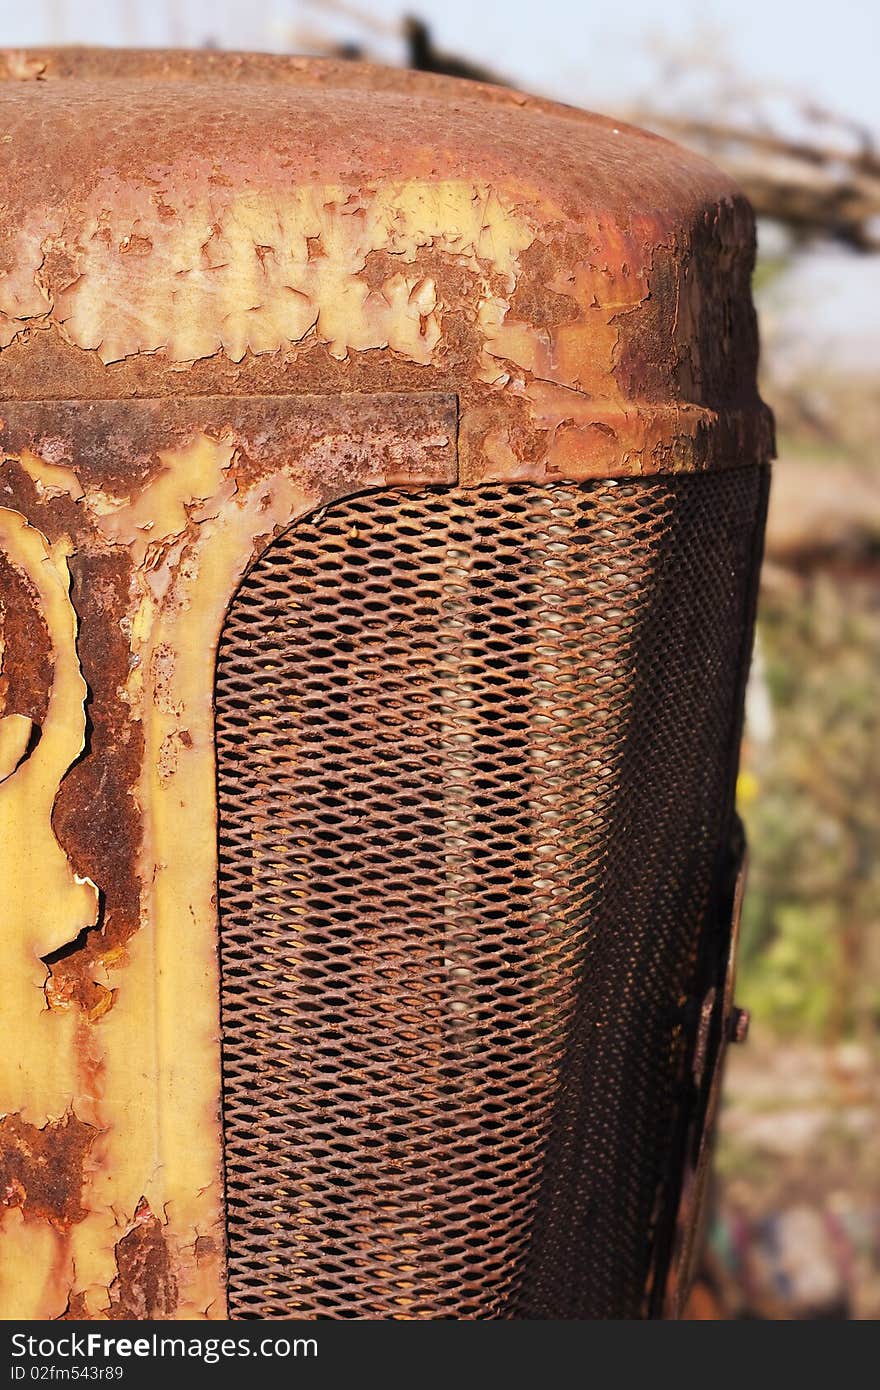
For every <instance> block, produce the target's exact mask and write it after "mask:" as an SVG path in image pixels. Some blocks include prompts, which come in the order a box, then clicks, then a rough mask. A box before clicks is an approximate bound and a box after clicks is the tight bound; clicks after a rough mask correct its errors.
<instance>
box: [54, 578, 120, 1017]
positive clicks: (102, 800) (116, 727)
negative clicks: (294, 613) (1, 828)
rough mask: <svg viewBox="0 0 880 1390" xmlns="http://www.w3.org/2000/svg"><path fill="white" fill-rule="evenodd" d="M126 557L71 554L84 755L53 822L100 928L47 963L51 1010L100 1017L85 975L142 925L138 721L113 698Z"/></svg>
mask: <svg viewBox="0 0 880 1390" xmlns="http://www.w3.org/2000/svg"><path fill="white" fill-rule="evenodd" d="M130 564H131V562H130V559H129V557H128V556H127V555H126V554H125V553H124V552H122V551H114V552H112V553H109V554H95V555H88V554H78V555H76V556H74V557H73V558H72V560H71V563H70V568H71V573H72V575H73V594H72V597H73V604H74V607H75V609H76V612H77V616H78V619H79V628H80V632H79V643H78V647H79V653H80V664H81V667H82V672H83V676H84V677H85V679H86V682H87V684H88V687H89V700H88V704H87V714H88V729H87V736H86V747H85V750H84V753H83V756H82V757H81V758H80V760H79V761H78V762H77V763H76V764H75V765H74V766H73V767H72V768H71V770H70V772H69V773H68V774H67V776H66V777H65V779H64V782H63V783H62V785H61V789H60V791H59V794H58V798H57V800H56V802H55V810H54V814H53V818H52V825H53V829H54V831H55V834H56V836H57V838H58V842H59V844H60V845H61V846H62V848H63V849H64V851H65V853H66V854H67V855H68V857H69V859H70V861H71V863H72V864H74V865H75V866H76V869H77V872H78V873H80V874H86V875H88V877H90V878H92V879H93V880H94V881H95V882H96V883H100V885H101V891H102V909H103V910H102V919H101V930H100V931H97V930H91V931H87V932H85V933H82V934H81V938H80V940H79V942H78V947H77V949H75V950H73V951H69V952H66V953H65V954H63V955H62V956H61V957H60V958H59V959H57V960H55V961H54V962H51V963H50V965H49V968H50V976H51V978H50V981H49V982H47V991H46V997H47V999H48V1000H49V1003H50V1005H52V1006H54V1007H62V1006H66V1005H69V1004H72V1003H73V1004H77V1005H78V1006H79V1007H80V1008H82V1009H84V1010H85V1011H86V1012H87V1013H88V1014H90V1015H91V1016H92V1017H98V1016H100V1014H102V1013H105V1012H106V1010H107V1009H108V1008H109V1007H110V1005H111V1004H112V994H111V992H110V991H109V990H107V989H106V988H105V987H104V986H102V985H100V984H98V983H96V981H95V980H94V979H93V978H92V975H93V974H94V972H95V969H96V967H98V966H99V965H100V964H105V963H107V962H108V961H110V960H112V959H114V958H115V957H117V956H118V954H119V952H120V950H121V949H122V948H123V946H124V945H125V943H126V941H128V939H129V937H130V936H131V935H132V933H133V932H135V931H136V930H137V928H138V926H139V923H140V918H139V885H138V881H137V878H136V876H135V875H134V874H133V873H132V864H133V863H134V862H135V860H136V857H137V853H138V849H139V847H140V838H141V829H140V821H139V815H138V809H137V805H136V803H135V800H134V792H133V788H134V785H135V783H136V781H137V778H138V774H139V771H140V764H141V758H142V755H143V734H142V731H141V725H140V723H139V722H138V721H136V720H132V719H131V717H130V711H129V709H128V707H127V706H126V705H125V703H124V701H122V700H121V699H120V697H119V691H120V690H121V689H122V687H123V686H124V684H125V680H126V678H127V676H128V672H129V651H130V649H129V645H128V641H127V639H126V635H125V632H124V630H123V626H122V623H121V619H122V617H123V615H124V613H125V611H126V598H127V591H128V581H129V572H130Z"/></svg>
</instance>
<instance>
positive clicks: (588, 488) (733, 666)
mask: <svg viewBox="0 0 880 1390" xmlns="http://www.w3.org/2000/svg"><path fill="white" fill-rule="evenodd" d="M746 477H748V478H751V479H752V480H753V483H754V486H753V497H752V511H751V515H750V517H749V519H748V523H747V526H746V529H747V530H748V533H749V534H748V538H747V542H746V543H745V544H744V545H743V546H742V548H741V551H740V571H741V573H740V581H741V588H740V591H739V598H738V602H739V605H740V608H739V623H738V631H737V634H736V642H735V643H734V646H735V648H736V651H735V654H734V653H733V649H731V651H730V652H729V653H728V661H727V668H728V669H727V675H728V678H729V686H730V690H729V706H730V708H729V719H728V729H727V733H726V736H725V737H724V738H722V740H721V743H722V744H723V746H724V754H723V760H724V763H725V766H724V770H723V774H716V784H717V787H718V796H719V800H720V801H721V802H722V803H723V805H724V810H723V812H722V814H721V817H720V820H719V833H718V836H717V840H718V844H717V845H716V854H717V860H718V862H717V864H716V865H715V866H714V867H713V870H712V873H713V875H715V874H717V873H718V872H720V867H719V866H720V863H721V860H722V859H723V856H724V848H723V846H724V844H725V842H726V839H727V836H728V833H729V825H730V815H731V804H730V803H731V792H732V778H733V771H734V769H735V763H736V745H737V741H738V728H739V721H740V718H741V703H742V683H743V679H744V663H745V657H746V656H747V653H748V649H749V644H750V640H751V621H752V617H753V588H754V586H753V575H754V570H755V566H756V556H757V554H758V553H759V546H760V535H761V532H762V525H763V507H764V503H765V500H766V470H765V469H760V468H759V469H755V468H744V469H741V470H724V471H723V472H719V473H717V474H712V475H679V476H678V477H676V478H670V477H663V476H659V477H655V478H654V479H652V480H650V481H646V482H645V483H644V484H642V483H634V482H632V480H622V481H620V482H618V481H617V480H611V481H609V482H607V483H598V482H591V483H582V484H556V485H551V489H552V488H553V487H556V488H558V489H559V490H560V491H565V490H566V489H567V490H568V492H569V493H571V492H572V491H573V490H574V491H579V492H581V493H585V492H596V491H599V490H601V489H605V491H606V492H607V493H608V494H609V495H611V493H612V491H613V490H616V489H619V488H621V487H622V488H623V489H624V491H626V490H627V489H629V490H630V491H631V492H632V491H634V490H638V489H640V488H644V487H647V488H648V489H650V488H653V489H655V490H656V489H661V490H662V489H664V488H666V489H671V490H674V489H675V488H678V489H679V490H687V489H700V488H702V489H704V490H705V489H706V488H710V489H711V488H712V487H713V486H714V487H715V488H716V489H717V488H719V487H720V488H722V489H723V488H725V487H727V488H728V489H729V488H731V487H735V486H736V485H737V479H743V478H746ZM724 479H727V481H726V482H725V481H723V480H724ZM518 488H519V489H520V490H521V491H522V490H525V491H530V492H531V493H533V494H537V493H542V492H546V491H547V489H541V488H538V487H535V486H534V485H526V484H523V485H518V484H515V483H514V484H506V485H502V484H498V485H493V487H492V488H482V489H467V490H459V492H462V491H463V492H465V493H466V495H467V496H469V497H470V498H472V499H473V498H475V497H482V498H485V497H486V496H488V495H490V494H491V495H494V496H495V497H496V498H501V499H503V498H505V497H507V498H511V497H514V496H516V494H517V489H518ZM429 491H430V492H431V493H434V494H441V493H442V494H452V493H454V492H455V489H452V488H443V489H430V490H429ZM376 495H377V494H376V493H375V492H368V493H361V494H358V495H356V496H351V497H347V498H346V499H345V500H344V501H341V502H335V503H333V504H332V505H331V506H330V507H328V508H327V509H325V511H323V512H322V513H321V514H320V515H322V516H327V515H331V514H333V515H338V514H339V513H340V510H341V511H342V512H343V513H345V511H346V509H348V511H349V512H350V513H351V514H352V515H356V514H358V509H363V508H364V507H365V506H366V507H369V506H370V498H372V497H375V496H376ZM378 495H379V496H383V497H388V498H391V499H392V502H391V506H392V509H393V507H394V505H395V502H396V503H399V506H400V507H402V508H403V509H404V511H405V510H406V507H407V505H408V502H407V499H409V505H410V506H412V498H413V497H414V496H415V497H418V496H422V495H423V494H419V493H414V492H413V490H412V489H403V488H394V489H389V490H385V491H383V492H380V493H379V494H378ZM618 495H620V494H619V493H618ZM502 505H503V503H502ZM720 510H721V509H719V511H720ZM710 511H711V508H710ZM314 524H315V522H314V519H313V518H311V517H305V518H299V519H298V520H297V521H296V522H295V523H294V524H293V525H292V526H291V527H290V528H289V529H288V531H286V532H285V533H283V535H282V536H281V537H278V538H276V540H275V541H274V542H273V543H272V545H271V546H270V547H268V548H267V550H265V551H263V552H262V554H261V555H260V556H259V557H258V558H257V559H256V560H255V562H254V564H253V565H252V566H251V567H250V569H249V571H248V574H247V575H246V576H245V579H244V580H243V583H242V586H241V587H240V588H239V590H238V592H237V595H236V599H234V600H233V604H231V605H230V609H229V613H232V612H233V609H234V606H235V602H236V601H237V598H238V594H240V593H241V592H242V591H243V589H244V588H245V587H246V586H247V583H248V581H249V579H250V578H251V576H252V575H253V574H254V572H255V571H257V570H258V568H259V566H260V565H261V564H262V563H263V562H264V560H265V557H266V555H267V554H268V553H269V551H273V552H274V553H276V554H278V553H279V552H278V547H279V545H282V546H283V544H284V541H285V537H287V538H291V537H292V538H295V539H296V538H301V537H302V536H303V534H304V533H305V532H306V531H307V530H308V528H309V527H310V526H314ZM597 544H598V551H597V554H599V555H600V556H604V563H605V566H606V568H608V561H609V556H610V557H611V558H612V560H613V551H612V550H610V549H609V547H608V543H607V538H601V540H600V541H599V542H598V543H597ZM636 548H637V549H638V546H637V547H636ZM611 568H613V564H612V566H611ZM674 587H675V586H674V585H673V588H674ZM679 601H680V599H679ZM227 624H228V615H227ZM226 631H227V627H224V634H225V633H226ZM222 656H223V642H222V641H221V645H220V650H219V653H218V662H217V670H218V673H220V672H221V670H222ZM218 679H219V675H218ZM218 688H219V687H218ZM222 708H223V697H222V694H221V696H220V698H219V703H218V710H219V711H220V713H219V714H218V766H219V765H220V763H221V760H222V738H221V736H220V733H219V728H220V724H219V720H220V719H221V718H222ZM221 801H222V797H221ZM545 813H546V808H545ZM222 821H223V813H222V806H221V815H220V822H221V823H220V829H219V845H220V848H219V850H218V862H219V863H220V864H221V891H220V908H219V914H220V920H221V955H222V951H223V946H222V941H223V938H222V931H223V914H224V906H223V889H222V864H223V823H222ZM716 891H717V890H716V889H712V892H711V894H710V896H713V895H714V894H715V893H716ZM723 935H724V931H723V926H722V925H721V924H719V923H717V922H716V923H715V924H714V926H713V928H712V930H711V932H710V931H708V930H705V931H704V933H703V936H704V937H706V938H708V937H710V936H711V938H712V941H711V950H712V951H713V952H714V950H716V949H717V948H718V942H719V940H721V939H722V938H723ZM697 944H698V943H694V958H693V960H692V962H691V974H692V977H693V984H692V988H691V990H690V993H689V999H690V1000H691V1001H692V1000H693V998H695V997H696V990H697V981H698V978H699V977H700V975H701V972H702V968H703V967H702V966H698V961H697V956H698V954H699V952H698V950H697ZM705 944H706V943H705V942H703V946H704V947H705ZM224 987H225V986H224ZM686 1012H687V1011H685V1015H684V1016H685V1017H686ZM692 1012H693V1009H692V1008H691V1013H692ZM692 1043H693V1028H692V1027H691V1025H690V1024H689V1023H686V1025H685V1031H684V1033H683V1035H682V1039H681V1046H680V1048H679V1054H678V1057H677V1062H676V1074H677V1077H678V1080H677V1082H676V1085H677V1087H678V1095H677V1098H676V1102H675V1105H674V1107H673V1109H674V1111H675V1114H674V1116H670V1128H669V1131H668V1145H669V1153H670V1154H671V1153H672V1152H673V1150H674V1148H675V1145H676V1143H677V1142H678V1141H676V1139H675V1132H676V1127H677V1126H678V1127H680V1125H681V1124H682V1123H683V1116H684V1114H685V1111H686V1109H687V1104H688V1101H689V1095H688V1093H687V1092H688V1087H687V1084H686V1081H685V1078H686V1075H687V1056H688V1054H689V1051H690V1050H691V1048H692ZM228 1096H229V1086H228V1078H227V1075H226V1064H225V1063H224V1097H225V1099H224V1114H225V1107H226V1105H227V1103H228ZM224 1152H226V1146H224ZM228 1184H229V1163H228V1159H227V1192H228V1191H229V1187H228ZM676 1184H677V1175H676V1174H673V1175H671V1177H670V1179H669V1180H668V1181H667V1182H666V1183H665V1184H660V1183H659V1182H658V1184H656V1189H657V1190H656V1191H655V1193H654V1196H653V1202H652V1205H653V1208H654V1210H653V1212H652V1214H651V1217H650V1224H651V1226H652V1229H653V1228H656V1232H657V1239H656V1240H652V1241H651V1243H650V1249H646V1252H645V1258H644V1261H643V1267H642V1268H641V1270H640V1274H639V1278H638V1279H637V1280H634V1279H633V1277H632V1276H630V1280H629V1289H628V1292H627V1295H626V1297H625V1298H622V1297H621V1295H620V1291H619V1290H618V1294H617V1296H616V1303H611V1304H606V1305H604V1306H602V1307H600V1306H598V1305H596V1304H595V1301H594V1304H593V1305H592V1306H590V1307H587V1306H585V1304H584V1301H583V1298H582V1297H581V1300H580V1303H579V1304H576V1306H575V1305H572V1303H571V1300H569V1301H568V1303H567V1304H566V1299H565V1296H564V1293H563V1292H562V1290H561V1289H560V1287H559V1286H558V1285H557V1289H556V1293H555V1294H550V1293H546V1294H545V1295H542V1297H544V1303H543V1304H541V1302H540V1298H539V1297H538V1295H537V1294H536V1295H535V1296H534V1297H533V1298H532V1301H531V1303H529V1301H528V1299H526V1300H525V1301H523V1299H520V1302H519V1304H515V1303H513V1302H510V1301H509V1303H508V1305H506V1306H499V1305H497V1304H496V1305H495V1306H488V1305H484V1308H483V1311H480V1310H479V1308H477V1309H475V1308H474V1307H473V1306H465V1307H464V1309H463V1310H462V1308H461V1307H453V1308H451V1309H450V1308H449V1307H446V1306H439V1305H437V1306H432V1305H430V1302H429V1304H428V1305H425V1303H424V1302H423V1303H422V1304H421V1305H419V1304H418V1300H417V1299H415V1300H412V1301H411V1305H410V1306H407V1305H406V1300H403V1303H402V1304H401V1306H400V1308H399V1309H398V1310H397V1311H396V1312H395V1311H394V1310H392V1311H388V1308H387V1307H386V1308H384V1309H382V1308H379V1309H378V1310H377V1309H375V1308H373V1309H372V1310H371V1311H370V1310H368V1311H367V1312H364V1313H363V1314H357V1313H351V1312H349V1313H345V1312H340V1311H339V1310H338V1308H337V1309H336V1310H335V1311H334V1310H333V1309H332V1308H331V1310H330V1311H326V1310H325V1311H323V1312H322V1311H321V1310H320V1308H319V1309H317V1310H312V1311H310V1310H309V1309H308V1308H307V1309H305V1310H303V1309H302V1308H299V1307H297V1308H295V1309H294V1310H293V1311H291V1310H290V1309H289V1308H287V1309H284V1310H282V1309H278V1308H275V1309H274V1310H273V1309H272V1308H270V1307H267V1306H265V1305H264V1306H262V1308H261V1311H260V1312H259V1313H257V1312H254V1311H253V1310H251V1311H250V1312H249V1311H248V1310H247V1309H246V1307H245V1306H244V1305H243V1304H241V1303H237V1302H236V1293H235V1286H234V1279H235V1276H234V1272H233V1273H232V1274H231V1278H230V1304H231V1309H232V1311H233V1315H238V1316H264V1317H272V1316H279V1317H280V1316H346V1315H348V1316H352V1315H353V1316H358V1315H363V1316H370V1315H372V1316H465V1317H469V1316H559V1315H562V1316H614V1315H623V1316H635V1315H636V1314H637V1312H639V1311H641V1310H642V1309H643V1308H644V1307H645V1306H646V1304H645V1300H646V1297H647V1293H646V1290H647V1287H648V1284H649V1283H650V1284H651V1285H652V1287H653V1288H654V1289H655V1291H656V1289H657V1288H658V1287H659V1286H660V1285H661V1284H662V1282H663V1275H662V1267H663V1266H664V1265H665V1261H666V1258H667V1255H668V1245H669V1237H668V1233H667V1231H666V1229H665V1227H666V1224H668V1223H666V1222H665V1214H666V1213H668V1212H669V1211H671V1210H673V1209H674V1202H675V1196H676V1191H675V1189H676ZM661 1186H662V1188H663V1190H662V1192H661V1190H660V1188H661ZM551 1205H552V1203H551ZM227 1212H228V1208H227ZM565 1219H567V1218H565V1217H563V1216H560V1215H559V1214H558V1213H557V1217H556V1221H557V1225H558V1224H559V1222H561V1221H564V1220H565ZM643 1220H644V1218H643ZM534 1244H535V1242H534V1241H533V1242H532V1245H533V1246H534ZM233 1246H234V1241H231V1242H230V1251H231V1254H230V1260H229V1268H230V1271H234V1262H235V1253H234V1250H233V1249H232V1247H233ZM523 1258H525V1256H523ZM544 1264H545V1265H546V1264H547V1260H546V1259H545V1260H544ZM606 1282H607V1276H606ZM611 1282H612V1283H613V1279H612V1281H611ZM636 1285H638V1288H636ZM547 1299H549V1303H548V1302H547ZM331 1303H332V1299H331Z"/></svg>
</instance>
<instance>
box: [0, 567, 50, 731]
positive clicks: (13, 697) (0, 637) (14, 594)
mask: <svg viewBox="0 0 880 1390" xmlns="http://www.w3.org/2000/svg"><path fill="white" fill-rule="evenodd" d="M0 594H2V595H3V599H2V602H0V717H2V716H3V715H7V714H24V715H26V716H27V717H28V718H29V719H31V720H33V722H34V724H36V725H41V724H42V723H43V720H44V719H45V718H46V710H47V708H48V705H49V691H50V689H51V686H52V644H51V642H50V640H49V633H48V630H47V628H46V624H45V623H44V621H43V619H42V617H41V616H40V611H39V605H38V602H37V595H36V592H35V591H34V588H33V586H32V585H31V584H30V583H29V581H28V579H27V578H26V577H25V575H23V574H22V573H21V571H20V570H18V569H16V567H15V566H14V565H11V564H10V563H9V561H8V560H7V559H6V557H5V556H4V555H0Z"/></svg>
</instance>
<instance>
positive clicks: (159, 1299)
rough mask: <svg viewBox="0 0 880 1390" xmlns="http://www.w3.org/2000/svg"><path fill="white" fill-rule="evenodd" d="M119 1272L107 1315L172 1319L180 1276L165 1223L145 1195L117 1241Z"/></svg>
mask: <svg viewBox="0 0 880 1390" xmlns="http://www.w3.org/2000/svg"><path fill="white" fill-rule="evenodd" d="M116 1268H117V1270H118V1275H117V1278H116V1280H115V1281H114V1283H113V1286H112V1287H111V1289H110V1308H109V1310H108V1312H107V1316H108V1318H110V1319H111V1320H113V1321H125V1320H127V1319H134V1318H137V1319H141V1318H160V1319H161V1318H171V1317H173V1316H174V1313H175V1310H176V1307H177V1279H176V1277H175V1274H174V1270H173V1268H172V1263H171V1254H170V1251H169V1249H168V1245H167V1242H166V1240H165V1232H164V1229H163V1226H162V1222H161V1221H160V1220H159V1219H158V1217H157V1216H155V1215H154V1214H153V1211H152V1209H151V1207H150V1205H149V1203H148V1202H147V1201H146V1200H145V1198H143V1197H142V1198H141V1200H140V1201H139V1203H138V1205H137V1210H136V1211H135V1214H134V1224H133V1225H132V1227H131V1230H130V1231H128V1232H127V1233H126V1234H125V1235H124V1236H123V1237H122V1239H121V1240H120V1241H118V1242H117V1244H116Z"/></svg>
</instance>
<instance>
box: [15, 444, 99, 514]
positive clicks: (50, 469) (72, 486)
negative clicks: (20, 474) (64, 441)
mask: <svg viewBox="0 0 880 1390" xmlns="http://www.w3.org/2000/svg"><path fill="white" fill-rule="evenodd" d="M19 462H20V463H21V466H22V468H23V469H24V471H25V472H26V473H27V475H28V477H29V478H31V479H32V480H33V481H34V482H35V483H36V485H37V492H38V494H39V495H40V496H41V497H63V496H66V497H70V498H72V500H73V501H74V502H79V501H81V500H82V498H83V497H84V495H85V494H84V493H83V490H82V485H81V484H80V481H79V478H78V477H77V476H76V474H75V473H74V471H73V469H72V468H68V467H66V466H65V465H64V464H62V463H49V462H47V461H46V459H42V458H37V456H36V454H32V453H31V451H30V449H23V450H22V452H21V454H20V455H19Z"/></svg>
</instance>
